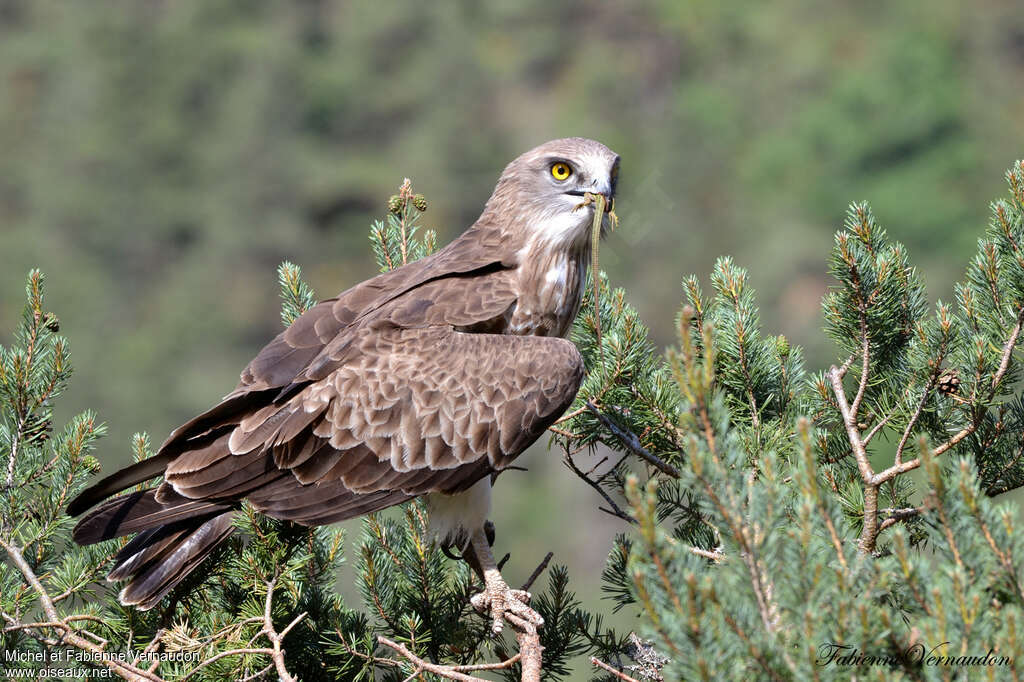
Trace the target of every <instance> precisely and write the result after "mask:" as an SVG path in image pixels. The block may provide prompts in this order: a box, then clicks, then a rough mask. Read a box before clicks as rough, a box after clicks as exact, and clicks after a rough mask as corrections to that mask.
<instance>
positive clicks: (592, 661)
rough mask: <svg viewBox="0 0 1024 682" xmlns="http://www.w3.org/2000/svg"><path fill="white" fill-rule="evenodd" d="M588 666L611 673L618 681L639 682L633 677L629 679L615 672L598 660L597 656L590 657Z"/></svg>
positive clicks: (618, 671)
mask: <svg viewBox="0 0 1024 682" xmlns="http://www.w3.org/2000/svg"><path fill="white" fill-rule="evenodd" d="M590 664H591V665H593V666H596V667H598V668H601V669H602V670H605V671H607V672H609V673H611V675H612V676H613V677H615V678H616V679H619V680H623V682H640V680H638V679H636V678H635V677H630V676H629V675H627V674H626V673H624V672H622V671H621V670H616V669H615V668H613V667H611V666H610V665H608V664H607V663H605V662H604V661H602V660H601V659H599V658H598V657H597V656H591V657H590Z"/></svg>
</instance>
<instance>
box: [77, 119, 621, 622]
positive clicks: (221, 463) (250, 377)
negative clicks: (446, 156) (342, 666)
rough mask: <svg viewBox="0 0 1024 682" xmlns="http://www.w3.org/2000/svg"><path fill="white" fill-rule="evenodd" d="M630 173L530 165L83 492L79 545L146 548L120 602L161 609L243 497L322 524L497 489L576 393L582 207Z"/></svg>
mask: <svg viewBox="0 0 1024 682" xmlns="http://www.w3.org/2000/svg"><path fill="white" fill-rule="evenodd" d="M558 163H562V164H566V165H568V166H569V168H570V169H571V171H572V172H571V175H570V177H569V178H568V179H565V180H562V179H558V178H557V176H556V175H555V174H554V171H553V170H552V169H553V165H554V164H558ZM617 166H618V157H617V156H616V155H615V154H614V153H613V152H611V151H610V150H609V149H608V148H606V147H604V146H603V145H601V144H600V143H597V142H594V141H591V140H584V139H580V138H570V139H566V140H555V141H553V142H549V143H547V144H545V145H542V146H540V147H538V148H536V149H534V150H531V151H530V152H527V153H526V154H524V155H523V156H521V157H519V158H518V159H516V160H515V161H513V162H512V163H511V164H509V165H508V167H507V168H506V169H505V171H504V173H503V174H502V176H501V179H500V180H499V182H498V184H497V186H496V187H495V190H494V193H493V195H492V196H491V198H490V200H489V201H488V202H487V205H486V207H485V208H484V211H483V214H482V215H481V216H480V218H479V219H478V220H477V221H476V223H474V224H473V226H472V227H470V228H469V229H468V230H467V231H466V232H464V233H463V234H462V235H461V236H460V237H458V238H457V239H456V240H455V241H453V242H452V243H451V244H449V245H448V246H447V247H445V248H444V249H442V250H440V251H438V252H437V253H435V254H433V255H431V256H429V257H426V258H423V259H421V260H419V261H416V262H413V263H410V264H408V265H406V266H403V267H401V268H398V269H396V270H393V271H391V272H387V273H384V274H382V275H379V276H377V277H374V278H373V279H370V280H368V281H366V282H363V283H361V284H358V285H356V286H354V287H352V288H351V289H349V290H347V291H345V292H343V293H341V294H339V295H338V296H337V297H335V298H333V299H329V300H326V301H323V302H321V303H319V304H318V305H316V306H314V307H313V308H311V309H310V310H308V311H306V312H305V313H304V314H303V315H302V316H301V317H299V318H298V319H297V320H295V322H294V323H293V324H292V325H291V326H290V327H289V328H288V329H287V330H285V331H284V332H282V333H281V334H279V335H278V336H277V338H275V339H274V340H273V341H271V342H270V343H269V344H268V345H267V346H266V347H265V348H264V349H263V350H262V351H260V353H259V354H258V355H257V356H256V358H255V359H254V360H253V361H252V362H250V363H249V365H248V367H246V368H245V370H244V371H243V372H242V375H241V380H240V382H239V384H238V386H237V387H236V388H235V390H234V391H232V392H231V393H230V394H228V395H227V396H226V397H225V398H224V400H223V401H222V402H220V403H219V404H218V405H216V406H214V407H213V408H212V409H210V410H208V411H207V412H205V413H203V414H201V415H199V416H197V417H196V418H194V419H192V420H191V421H189V422H188V423H186V424H184V425H183V426H181V427H180V428H178V429H176V430H175V431H174V432H173V433H171V435H170V437H169V438H168V439H167V441H166V442H165V443H164V444H163V445H162V446H161V448H160V450H159V451H158V453H157V454H156V455H154V456H153V457H151V458H150V459H148V460H145V461H143V462H140V463H138V464H135V465H133V466H130V467H127V468H126V469H123V470H121V471H118V472H117V473H114V474H113V475H111V476H108V477H107V478H105V479H103V480H102V481H100V482H99V483H97V484H96V485H94V486H93V487H91V488H89V489H88V490H86V491H84V492H83V493H82V494H81V495H79V496H78V497H77V498H76V499H75V500H74V501H73V502H72V503H71V504H70V506H69V507H68V513H69V514H72V515H78V514H81V513H83V512H86V511H87V510H90V509H91V511H89V513H88V514H86V515H85V517H84V518H83V519H82V520H81V521H80V522H79V523H78V525H77V526H76V528H75V532H74V538H75V540H76V541H77V542H79V543H80V544H88V543H93V542H98V541H101V540H106V539H109V538H113V537H119V536H123V535H128V534H132V533H138V535H136V536H135V537H134V538H133V539H132V540H131V541H130V542H129V543H128V545H126V546H125V548H124V549H123V550H122V551H121V552H120V554H119V555H118V557H117V566H116V567H115V568H114V570H113V571H112V572H111V574H110V576H109V577H110V579H111V580H129V581H130V582H129V584H128V585H127V586H126V587H125V588H124V590H123V591H122V593H121V599H122V601H123V602H124V603H128V604H136V605H139V606H140V607H141V608H150V607H152V606H153V605H155V604H156V603H157V602H158V601H159V600H160V598H161V597H163V596H164V595H165V594H166V593H167V592H168V591H169V590H170V589H171V588H173V587H174V586H175V585H176V584H177V583H178V582H180V581H181V580H182V578H184V577H185V575H187V574H188V572H189V571H191V570H192V569H194V568H195V567H196V565H198V563H199V562H201V561H202V559H203V558H205V557H206V556H207V555H208V554H209V553H210V552H211V551H212V550H213V549H214V548H215V547H216V545H217V544H218V543H219V542H220V541H222V540H223V539H224V538H226V537H227V536H228V535H229V534H230V533H231V529H232V525H231V518H232V516H233V514H234V513H235V510H237V508H238V505H239V504H240V502H241V501H242V500H243V499H245V500H248V501H249V502H250V503H251V504H252V505H253V507H254V508H255V509H257V510H259V511H261V512H263V513H265V514H268V515H269V516H272V517H274V518H278V519H287V520H291V521H296V522H298V523H303V524H310V525H317V524H326V523H332V522H335V521H340V520H344V519H349V518H352V517H355V516H359V515H361V514H365V513H368V512H372V511H376V510H379V509H383V508H385V507H388V506H391V505H394V504H398V503H400V502H404V501H406V500H408V499H411V498H413V497H416V496H418V495H422V494H426V493H441V494H444V495H453V494H456V493H462V492H463V491H468V490H470V489H471V488H474V486H477V484H478V483H480V484H481V485H487V486H489V482H490V478H489V477H490V476H491V475H492V474H494V473H496V472H500V471H501V470H502V469H504V468H506V467H507V466H508V465H509V464H510V463H511V462H512V461H513V460H514V459H515V458H516V457H517V456H518V455H519V454H520V453H522V452H523V450H525V449H526V448H527V447H528V446H529V445H530V444H531V443H533V442H534V441H535V440H537V438H539V437H540V436H541V434H543V433H544V430H545V429H546V428H547V427H548V426H549V425H550V424H551V423H552V422H554V421H555V420H556V419H557V418H558V417H559V416H560V415H561V414H562V413H563V412H564V410H565V409H566V407H567V406H568V405H570V404H571V402H572V400H573V398H574V397H575V395H576V391H577V389H578V387H579V384H580V382H581V380H582V377H583V365H582V360H581V358H580V355H579V353H578V352H577V350H576V348H575V346H573V344H572V343H571V342H569V341H567V340H565V339H564V338H561V337H564V336H565V335H566V334H567V333H568V330H569V328H570V326H571V324H572V320H573V318H574V317H575V315H576V313H577V311H578V309H579V303H580V299H581V293H582V288H583V285H584V278H585V276H586V264H587V259H588V258H589V240H588V236H587V226H588V225H589V223H590V222H591V220H592V215H593V214H592V210H593V209H592V208H589V207H584V208H582V209H579V210H576V207H577V205H578V204H580V203H581V202H582V194H583V193H584V192H587V191H591V192H598V193H603V194H605V195H608V196H609V197H610V196H611V195H612V194H613V192H614V181H615V174H616V172H617ZM161 475H162V476H163V477H164V481H163V482H162V483H160V484H159V485H157V486H155V487H152V488H150V489H148V490H144V491H141V492H135V493H130V494H126V495H121V496H120V497H115V498H113V499H107V498H108V497H109V496H110V495H113V494H115V493H119V492H121V491H124V490H126V489H128V488H130V487H132V486H134V485H137V484H139V483H143V482H145V481H148V480H150V479H153V478H155V477H157V476H161ZM477 488H479V486H477ZM488 490H489V488H488ZM478 497H479V496H478ZM460 499H462V498H459V497H454V498H450V499H448V498H445V499H444V500H442V502H444V503H445V504H448V506H449V507H450V506H451V504H452V500H455V503H456V504H458V500H460ZM465 499H467V500H468V499H469V498H468V497H467V498H465ZM488 499H489V498H488ZM100 503H102V504H100ZM97 504H99V506H97V507H96V508H95V509H92V508H93V507H94V506H95V505H97ZM467 504H469V506H472V504H471V503H467ZM481 513H482V514H483V516H484V517H485V516H486V509H484V510H482V511H481V510H480V509H468V508H467V512H466V514H464V515H462V517H460V518H459V519H458V520H457V524H458V525H461V526H462V529H463V530H465V531H466V532H467V533H469V532H475V531H476V526H477V525H482V523H483V520H484V519H482V518H479V517H480V515H481ZM443 515H444V513H443V512H441V511H439V512H438V516H439V518H440V517H441V516H443ZM456 530H458V529H457V528H443V532H444V534H447V535H451V534H452V533H454V532H455V531H456Z"/></svg>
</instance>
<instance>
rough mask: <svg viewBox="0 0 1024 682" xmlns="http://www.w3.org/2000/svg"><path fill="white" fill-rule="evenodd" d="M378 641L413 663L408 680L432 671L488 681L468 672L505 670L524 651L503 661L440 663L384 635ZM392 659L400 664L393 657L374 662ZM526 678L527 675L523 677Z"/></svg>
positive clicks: (465, 681) (454, 677)
mask: <svg viewBox="0 0 1024 682" xmlns="http://www.w3.org/2000/svg"><path fill="white" fill-rule="evenodd" d="M377 641H378V642H380V643H381V644H383V645H384V646H386V647H390V648H391V649H394V650H395V651H396V652H398V653H399V654H401V655H402V656H403V657H404V658H405V659H406V660H408V661H409V662H410V663H412V665H413V667H414V668H415V670H414V671H413V674H412V675H411V676H409V677H407V678H406V679H407V680H414V679H416V678H417V677H418V676H419V675H421V674H422V673H425V672H427V673H431V674H433V675H437V676H438V677H443V678H445V679H446V680H461V681H462V682H488V680H485V679H484V678H482V677H473V676H472V675H467V674H466V673H467V672H473V671H477V670H504V669H505V668H509V667H511V666H512V665H514V664H515V663H517V662H518V661H519V660H520V658H521V657H522V652H520V653H518V654H516V655H515V656H513V657H512V658H510V659H508V660H505V661H502V662H501V663H480V664H477V665H440V664H438V663H431V662H430V661H425V660H423V659H422V658H420V657H419V656H417V655H416V654H414V653H413V652H411V651H409V649H407V648H406V647H405V646H404V645H402V644H399V643H398V642H394V641H392V640H390V639H388V638H387V637H384V636H383V635H380V636H378V637H377ZM383 661H390V662H391V663H392V664H393V665H398V661H392V660H391V659H374V662H383ZM523 679H526V678H525V675H524V677H523Z"/></svg>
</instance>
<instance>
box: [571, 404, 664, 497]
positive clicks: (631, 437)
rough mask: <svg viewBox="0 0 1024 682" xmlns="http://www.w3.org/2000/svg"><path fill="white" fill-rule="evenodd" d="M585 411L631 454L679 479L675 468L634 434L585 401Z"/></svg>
mask: <svg viewBox="0 0 1024 682" xmlns="http://www.w3.org/2000/svg"><path fill="white" fill-rule="evenodd" d="M587 409H588V410H589V411H590V412H592V413H593V414H594V416H595V417H597V420H598V421H599V422H601V424H602V425H603V426H604V427H605V428H606V429H608V430H609V431H611V432H612V433H613V434H615V436H616V437H618V439H619V440H620V441H622V444H623V445H625V446H626V447H628V448H629V449H630V450H631V451H632V452H634V453H636V454H637V455H640V457H642V458H643V459H645V460H646V461H647V462H648V463H650V464H652V465H653V466H654V467H655V468H657V469H659V470H660V471H661V472H662V473H665V474H668V475H669V476H671V477H672V478H679V477H680V475H681V474H680V473H679V469H677V468H675V467H674V466H672V465H671V464H669V463H668V462H665V461H664V460H662V459H661V458H660V457H658V456H657V455H655V454H654V453H652V452H651V451H650V450H648V449H647V448H645V447H644V446H643V444H642V443H641V442H640V439H639V438H637V436H636V434H635V433H633V432H631V431H627V430H625V429H622V428H620V427H619V426H618V425H616V424H615V422H613V421H612V420H611V419H609V418H608V417H607V416H605V415H604V414H603V413H602V412H601V411H600V410H599V409H597V407H596V406H595V405H594V404H593V403H592V402H590V401H589V400H588V401H587Z"/></svg>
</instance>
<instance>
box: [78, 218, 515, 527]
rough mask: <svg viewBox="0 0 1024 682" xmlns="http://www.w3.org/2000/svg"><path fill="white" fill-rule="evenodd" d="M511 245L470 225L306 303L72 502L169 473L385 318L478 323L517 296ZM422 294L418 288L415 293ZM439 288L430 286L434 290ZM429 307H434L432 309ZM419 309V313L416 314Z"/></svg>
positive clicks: (318, 372)
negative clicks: (131, 458)
mask: <svg viewBox="0 0 1024 682" xmlns="http://www.w3.org/2000/svg"><path fill="white" fill-rule="evenodd" d="M505 250H507V247H506V245H505V244H503V243H502V241H501V239H500V236H499V235H497V234H496V233H493V232H491V231H489V230H486V229H479V228H471V229H470V230H467V231H466V232H465V233H463V235H462V236H461V237H459V238H458V239H456V240H455V241H453V242H452V243H451V244H449V245H448V246H447V247H445V248H444V249H442V250H441V251H438V252H437V253H435V254H433V255H431V256H428V257H426V258H422V259H420V260H418V261H414V262H412V263H409V264H408V265H405V266H403V267H401V268H398V269H396V270H392V271H390V272H387V273H384V274H382V275H379V276H377V277H374V278H373V279H370V280H367V281H365V282H363V283H361V284H358V285H356V286H354V287H352V288H351V289H349V290H347V291H345V292H343V293H341V294H339V295H338V296H337V297H336V298H333V299H328V300H326V301H323V302H321V303H319V304H317V305H315V306H313V307H312V308H311V309H309V310H307V311H306V312H305V313H304V314H303V315H301V316H300V317H299V318H298V319H296V320H295V322H294V323H293V324H292V325H291V326H290V327H289V328H288V329H287V330H285V331H284V332H282V333H281V334H279V335H278V336H277V337H276V338H275V339H274V340H273V341H271V342H270V343H269V344H267V346H266V347H264V348H263V350H261V351H260V353H259V354H258V355H257V356H256V358H254V359H253V361H252V362H250V363H249V365H248V366H247V367H246V368H245V370H243V371H242V375H241V380H240V381H239V384H238V386H237V387H236V389H235V390H234V391H233V392H232V393H230V394H229V395H227V396H226V397H225V398H224V400H223V401H222V402H220V403H219V404H217V405H215V406H214V407H213V408H211V409H210V410H207V411H206V412H204V413H203V414H201V415H199V416H197V417H195V418H194V419H192V420H190V421H188V422H186V423H185V424H183V425H182V426H180V427H178V428H177V429H175V430H174V431H173V432H172V433H171V434H170V436H168V438H167V440H166V441H164V443H163V445H162V446H161V447H160V450H159V451H158V452H157V454H156V455H154V456H153V457H150V458H149V459H147V460H144V461H142V462H138V463H136V464H134V465H132V466H129V467H126V468H124V469H121V470H119V471H117V472H114V473H113V474H111V475H109V476H107V477H106V478H104V479H102V480H101V481H99V482H98V483H96V484H94V485H93V486H91V487H90V488H88V489H87V490H85V491H83V492H82V493H81V494H80V495H78V497H76V498H75V499H74V500H72V502H71V503H70V504H69V505H68V513H69V514H71V515H72V516H77V515H79V514H81V513H82V512H84V511H86V510H87V509H89V508H90V507H92V506H94V505H96V504H97V503H99V502H101V501H102V500H104V499H106V498H107V497H108V496H110V495H113V494H115V493H117V492H120V491H122V490H126V489H128V488H130V487H131V486H133V485H137V484H139V483H142V482H144V481H147V480H149V479H152V478H154V477H156V476H159V475H161V474H162V473H163V471H164V469H165V467H166V466H167V465H168V464H169V463H170V462H172V461H173V460H174V458H175V457H177V456H179V455H180V454H181V453H183V452H186V451H189V450H194V449H196V448H197V447H204V448H205V447H207V446H208V445H209V443H208V442H207V441H209V440H210V436H211V434H214V433H217V432H218V431H219V430H221V429H223V428H227V427H231V428H233V427H234V426H235V425H236V424H237V423H238V422H239V421H240V420H242V419H245V418H247V417H249V416H251V415H252V414H253V413H254V412H256V413H258V412H259V411H260V410H262V409H263V408H265V407H267V406H268V405H272V404H274V403H278V404H280V403H281V402H283V398H285V397H286V396H288V395H289V394H294V393H296V392H298V391H299V390H301V389H302V388H304V387H305V386H308V385H309V384H310V383H312V382H313V381H315V380H317V379H322V378H323V377H324V376H326V375H327V374H329V373H330V372H331V371H333V370H334V369H336V368H337V367H339V366H341V364H342V363H344V362H345V360H346V358H347V357H348V356H349V355H350V354H351V353H352V352H353V350H354V347H353V343H354V342H356V340H357V339H358V338H360V337H361V336H362V334H363V333H364V332H365V331H366V329H367V328H368V327H369V326H370V325H372V324H373V323H374V322H375V321H379V318H382V317H385V316H386V315H387V316H390V317H389V318H388V319H390V320H391V321H392V322H393V323H394V324H398V325H402V324H420V325H422V324H424V323H426V322H427V321H428V320H429V322H430V323H438V322H446V320H447V319H449V318H450V319H452V320H454V322H452V323H451V324H464V325H474V324H476V323H478V322H481V321H486V320H488V319H490V318H491V317H494V316H498V315H501V314H502V313H503V312H504V311H505V310H506V309H507V308H508V307H509V306H510V305H512V304H514V303H515V298H516V294H515V291H514V290H513V288H512V287H511V273H510V272H508V271H507V269H506V268H507V266H508V265H509V263H507V262H504V261H503V254H504V252H505ZM453 280H455V281H458V282H459V283H460V284H461V285H462V286H459V287H450V286H449V289H448V293H449V294H456V295H454V296H451V295H450V296H447V297H446V298H445V300H444V301H438V302H436V305H434V306H429V307H424V306H422V304H419V303H415V304H410V303H409V301H418V300H421V299H423V298H424V296H423V295H422V292H420V288H421V287H424V286H426V287H435V288H436V287H437V286H438V283H439V282H451V281H453ZM417 294H420V295H418V296H417ZM436 294H437V292H431V295H436ZM428 308H429V309H428ZM417 315H418V316H419V317H418V318H417Z"/></svg>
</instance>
